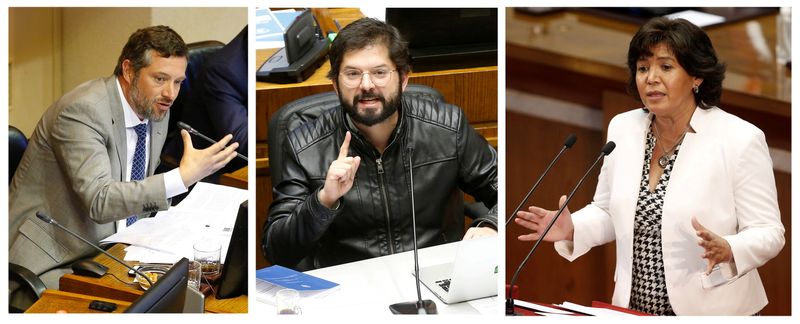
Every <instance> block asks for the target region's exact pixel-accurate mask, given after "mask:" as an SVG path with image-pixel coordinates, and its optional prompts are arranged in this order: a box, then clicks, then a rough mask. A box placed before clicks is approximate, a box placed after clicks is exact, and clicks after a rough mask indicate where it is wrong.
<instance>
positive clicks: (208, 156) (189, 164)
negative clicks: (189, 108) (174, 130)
mask: <svg viewBox="0 0 800 324" xmlns="http://www.w3.org/2000/svg"><path fill="white" fill-rule="evenodd" d="M181 137H182V138H183V157H182V158H181V163H180V169H179V170H180V173H181V179H183V184H184V185H185V186H186V187H187V188H188V187H189V186H191V185H193V184H195V183H196V182H198V181H200V180H201V179H203V178H205V177H207V176H209V175H211V174H212V173H214V172H217V170H219V169H221V168H222V167H224V166H225V165H226V164H228V162H230V161H231V160H233V158H234V157H236V148H238V147H239V143H233V144H231V145H230V146H228V147H225V145H228V142H230V141H231V139H232V138H233V135H231V134H228V135H225V137H223V138H222V139H221V140H220V141H219V142H217V143H216V144H214V145H211V146H209V147H208V148H206V149H204V150H197V149H195V148H194V146H193V145H192V137H191V135H189V132H187V131H186V130H183V129H181Z"/></svg>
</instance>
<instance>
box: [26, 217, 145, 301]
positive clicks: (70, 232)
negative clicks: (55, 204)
mask: <svg viewBox="0 0 800 324" xmlns="http://www.w3.org/2000/svg"><path fill="white" fill-rule="evenodd" d="M36 217H38V218H39V219H41V220H42V221H44V222H45V223H48V224H52V225H55V226H56V227H58V228H60V229H62V230H64V231H66V232H67V233H69V234H70V235H72V236H74V237H76V238H78V239H79V240H81V241H83V242H84V243H86V244H89V245H90V246H91V247H93V248H95V249H96V250H97V251H100V252H101V253H103V254H105V255H106V256H108V257H109V258H111V259H112V260H114V261H117V262H118V263H119V264H121V265H124V266H125V267H126V268H128V269H130V270H133V272H136V274H138V275H139V276H141V277H142V278H144V279H145V280H147V282H148V283H150V287H152V286H153V282H152V281H150V278H148V277H147V276H146V275H145V274H144V273H141V272H139V270H137V269H134V268H133V267H131V266H129V265H128V264H127V263H125V262H124V261H122V260H120V259H118V258H117V257H115V256H113V255H111V254H110V253H108V252H106V251H105V250H103V249H101V248H100V247H99V246H97V245H95V244H94V243H92V242H89V240H87V239H85V238H83V237H81V236H80V235H78V234H76V233H75V232H73V231H70V230H69V229H68V228H66V227H64V226H63V225H61V224H59V223H58V222H56V220H55V219H52V218H50V216H47V214H45V213H44V212H41V211H37V212H36Z"/></svg>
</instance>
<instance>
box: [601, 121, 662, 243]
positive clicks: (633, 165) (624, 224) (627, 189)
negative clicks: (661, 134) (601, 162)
mask: <svg viewBox="0 0 800 324" xmlns="http://www.w3.org/2000/svg"><path fill="white" fill-rule="evenodd" d="M637 117H638V118H635V119H633V120H632V121H633V123H631V124H630V125H625V126H624V129H627V130H623V136H624V137H621V138H618V139H616V141H618V143H617V149H618V150H620V151H619V152H614V153H612V154H617V156H616V158H617V159H619V160H620V161H619V162H618V163H617V165H618V168H617V169H616V170H615V173H616V176H615V177H616V181H615V186H617V188H616V190H615V191H616V194H615V195H614V196H612V197H611V200H612V204H613V205H615V206H616V207H617V209H618V210H617V211H614V212H612V214H614V215H631V217H621V219H618V221H617V223H618V224H619V226H620V228H618V229H617V231H618V232H617V235H618V237H617V241H618V242H633V222H634V217H632V216H633V215H635V214H636V204H637V200H638V199H639V189H640V183H641V180H642V167H643V163H644V155H645V152H644V150H645V141H646V139H647V132H648V129H649V128H650V121H651V118H652V114H644V113H642V114H641V115H640V116H637ZM628 134H629V135H628ZM619 236H623V237H619ZM628 248H629V249H630V250H631V251H629V252H631V253H632V250H633V244H630V246H628ZM631 255H632V254H631Z"/></svg>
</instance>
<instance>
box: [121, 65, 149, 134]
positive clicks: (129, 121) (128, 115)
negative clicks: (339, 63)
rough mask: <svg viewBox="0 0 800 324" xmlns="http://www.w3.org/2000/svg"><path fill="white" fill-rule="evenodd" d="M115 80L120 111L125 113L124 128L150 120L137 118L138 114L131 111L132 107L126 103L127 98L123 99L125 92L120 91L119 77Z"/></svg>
mask: <svg viewBox="0 0 800 324" xmlns="http://www.w3.org/2000/svg"><path fill="white" fill-rule="evenodd" d="M116 81H117V91H118V92H119V100H120V101H121V102H122V112H123V114H124V115H125V128H132V127H134V126H136V125H139V124H147V123H148V122H149V121H150V120H148V119H145V120H139V116H136V112H134V111H133V107H131V105H130V104H129V103H128V100H125V94H124V93H123V92H122V86H121V85H120V84H119V78H118V77H117V78H116Z"/></svg>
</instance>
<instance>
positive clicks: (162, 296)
mask: <svg viewBox="0 0 800 324" xmlns="http://www.w3.org/2000/svg"><path fill="white" fill-rule="evenodd" d="M188 273H189V259H187V258H182V259H181V260H180V261H178V262H177V263H175V265H173V266H172V268H170V269H169V271H167V273H166V274H164V275H163V276H161V278H159V279H158V281H156V283H155V284H154V285H153V286H152V287H150V289H148V290H147V291H146V292H145V293H144V294H143V295H142V296H140V297H139V298H138V299H136V300H135V301H134V302H133V304H131V306H130V307H128V309H126V310H125V312H126V313H182V312H183V305H184V301H185V300H186V288H187V286H188V284H189V282H188Z"/></svg>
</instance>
